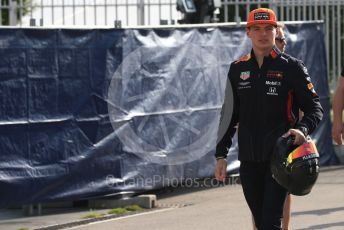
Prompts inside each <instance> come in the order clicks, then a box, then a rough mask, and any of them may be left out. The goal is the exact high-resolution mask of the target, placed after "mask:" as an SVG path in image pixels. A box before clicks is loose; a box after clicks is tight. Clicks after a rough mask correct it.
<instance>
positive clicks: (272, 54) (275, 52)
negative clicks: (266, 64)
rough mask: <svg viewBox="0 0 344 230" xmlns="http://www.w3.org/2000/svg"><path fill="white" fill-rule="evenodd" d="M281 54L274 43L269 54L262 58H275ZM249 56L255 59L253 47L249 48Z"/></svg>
mask: <svg viewBox="0 0 344 230" xmlns="http://www.w3.org/2000/svg"><path fill="white" fill-rule="evenodd" d="M281 54H282V52H281V51H280V50H279V49H278V48H277V46H275V45H274V46H273V47H272V49H271V52H270V54H269V56H266V57H265V58H264V59H266V58H267V59H275V58H277V57H278V56H280V55H281ZM251 57H252V58H254V59H256V55H255V54H254V52H253V49H251Z"/></svg>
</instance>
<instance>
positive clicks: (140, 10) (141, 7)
mask: <svg viewBox="0 0 344 230" xmlns="http://www.w3.org/2000/svg"><path fill="white" fill-rule="evenodd" d="M137 24H138V25H144V24H145V1H144V0H139V3H138V4H137Z"/></svg>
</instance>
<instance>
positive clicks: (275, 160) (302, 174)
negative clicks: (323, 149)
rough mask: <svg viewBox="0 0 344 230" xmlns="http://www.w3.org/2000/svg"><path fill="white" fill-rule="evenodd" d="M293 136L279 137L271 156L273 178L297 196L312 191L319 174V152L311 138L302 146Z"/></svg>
mask: <svg viewBox="0 0 344 230" xmlns="http://www.w3.org/2000/svg"><path fill="white" fill-rule="evenodd" d="M293 142H294V139H293V137H292V136H289V137H280V138H278V139H277V142H276V145H275V148H274V150H273V153H272V156H271V164H270V166H271V172H272V176H273V178H274V179H275V180H276V181H277V183H279V184H280V185H281V186H283V187H284V188H286V189H287V190H288V192H289V193H291V194H293V195H297V196H303V195H307V194H308V193H310V192H311V190H312V187H313V185H314V184H315V182H316V180H317V178H318V175H319V153H318V150H317V148H316V146H315V143H314V142H313V141H312V140H311V138H309V137H308V138H307V142H305V143H304V144H302V145H300V146H296V145H294V144H293Z"/></svg>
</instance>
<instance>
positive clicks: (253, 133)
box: [216, 47, 323, 230]
mask: <svg viewBox="0 0 344 230" xmlns="http://www.w3.org/2000/svg"><path fill="white" fill-rule="evenodd" d="M228 80H229V81H230V83H231V86H232V90H233V96H234V109H233V115H232V118H231V122H230V125H229V127H228V129H227V130H226V131H225V135H224V136H223V137H222V138H221V137H219V138H221V139H219V140H218V142H217V143H218V144H217V146H216V158H225V157H226V155H227V152H228V149H229V148H230V146H231V144H232V142H231V138H232V137H233V134H234V132H235V127H236V125H237V124H238V123H239V126H238V127H239V128H238V143H239V160H240V161H241V166H240V177H241V181H242V186H243V190H244V195H245V198H246V201H247V203H248V205H249V207H250V209H251V211H252V214H253V216H254V219H255V223H256V225H257V228H258V229H259V230H261V229H264V230H265V229H269V230H270V229H280V228H279V225H280V218H281V216H282V211H283V203H284V200H285V197H286V190H285V189H284V188H282V187H281V186H280V185H278V184H277V183H276V182H275V181H274V180H273V179H272V176H271V171H270V168H269V160H270V157H271V153H272V150H273V147H274V145H275V143H276V140H277V138H278V137H280V136H281V135H282V134H284V133H285V132H287V131H288V130H289V129H290V128H296V129H300V130H301V131H302V132H303V133H304V134H305V135H307V134H310V133H312V132H313V131H314V129H315V128H316V126H317V124H318V123H319V122H320V120H321V119H322V115H323V110H322V107H321V105H320V102H319V97H318V95H317V94H316V92H315V90H314V87H313V85H312V83H311V79H310V77H309V75H308V72H307V69H306V67H305V66H304V64H303V63H302V62H301V61H299V60H297V59H295V58H293V57H291V56H289V55H287V54H284V53H281V52H280V51H279V50H278V49H277V48H276V47H274V48H273V49H272V51H271V53H270V55H269V56H268V57H265V58H264V61H263V64H262V66H261V68H259V66H258V63H257V61H256V58H255V55H254V53H253V51H252V52H251V53H250V54H247V55H245V56H244V57H242V58H240V59H239V60H237V61H235V62H233V63H232V64H231V66H230V70H229V73H228ZM225 100H228V98H225ZM225 104H226V103H224V105H225ZM298 108H300V109H301V110H302V111H303V112H304V116H303V118H302V119H301V120H300V121H298V120H297V119H296V117H297V116H298ZM223 111H224V108H223V109H222V113H221V120H220V126H219V129H220V128H221V127H223V126H224V124H223V123H222V121H223V116H224V114H223Z"/></svg>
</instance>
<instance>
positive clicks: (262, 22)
mask: <svg viewBox="0 0 344 230" xmlns="http://www.w3.org/2000/svg"><path fill="white" fill-rule="evenodd" d="M257 24H269V25H273V26H277V22H275V21H254V22H249V23H247V24H246V27H250V26H253V25H257Z"/></svg>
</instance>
